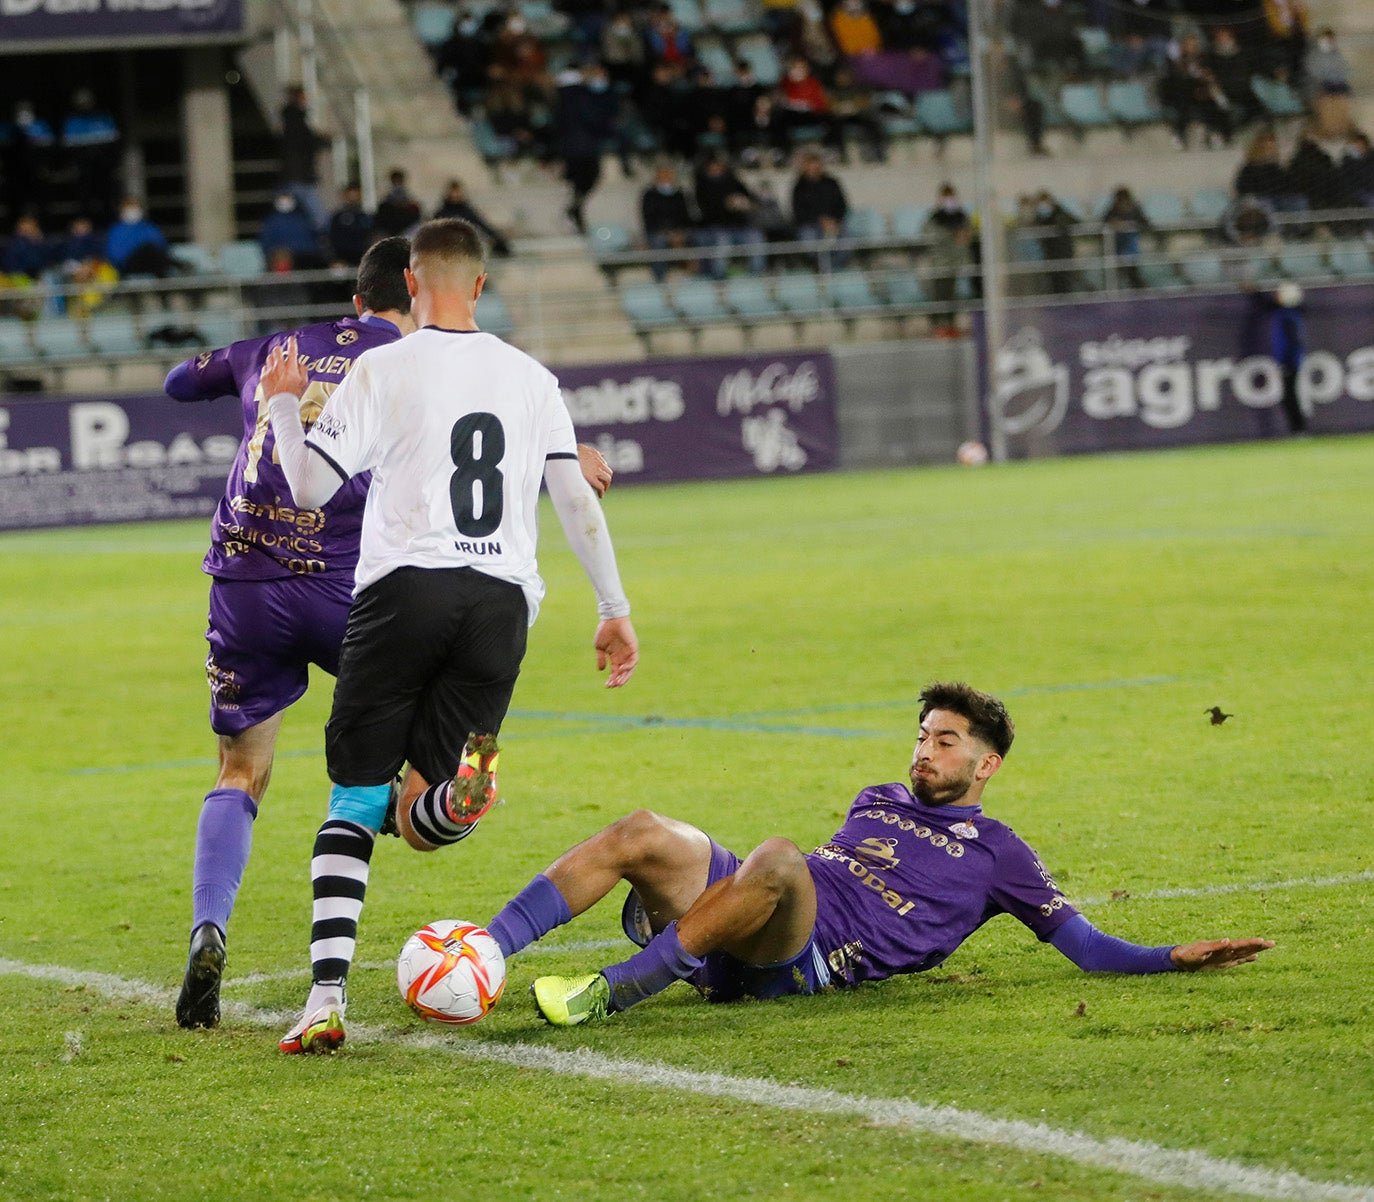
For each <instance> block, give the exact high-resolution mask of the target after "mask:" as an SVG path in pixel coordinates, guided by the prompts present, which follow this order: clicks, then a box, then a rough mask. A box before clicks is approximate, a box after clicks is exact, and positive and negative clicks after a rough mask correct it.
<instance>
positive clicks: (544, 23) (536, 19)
mask: <svg viewBox="0 0 1374 1202" xmlns="http://www.w3.org/2000/svg"><path fill="white" fill-rule="evenodd" d="M518 7H519V9H520V15H521V16H522V17H524V18H525V23H526V24H527V25H528V26H529V30H530V32H531V33H532V34H534V36H535V37H537V38H540V39H542V40H543V41H546V42H551V41H556V40H557V39H559V38H561V37H562V36H563V35H564V34H565V33H567V32H568V27H569V26H570V25H571V24H572V22H571V21H569V20H568V18H567V16H566V15H564V14H563V13H561V12H559V11H558V9H557V8H555V7H554V5H553V0H520V4H519V6H518Z"/></svg>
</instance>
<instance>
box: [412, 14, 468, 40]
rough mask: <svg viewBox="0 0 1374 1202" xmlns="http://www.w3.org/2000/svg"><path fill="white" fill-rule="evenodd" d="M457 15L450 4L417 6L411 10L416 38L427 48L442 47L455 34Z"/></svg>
mask: <svg viewBox="0 0 1374 1202" xmlns="http://www.w3.org/2000/svg"><path fill="white" fill-rule="evenodd" d="M457 15H458V10H457V9H455V8H454V7H453V6H452V5H449V4H417V5H415V6H414V8H412V9H411V22H412V24H413V25H414V27H415V36H416V37H418V38H419V39H420V41H421V42H422V43H423V44H424V45H426V46H442V45H443V44H444V43H445V42H447V41H448V39H449V35H450V34H452V33H453V24H454V21H455V19H456V17H457Z"/></svg>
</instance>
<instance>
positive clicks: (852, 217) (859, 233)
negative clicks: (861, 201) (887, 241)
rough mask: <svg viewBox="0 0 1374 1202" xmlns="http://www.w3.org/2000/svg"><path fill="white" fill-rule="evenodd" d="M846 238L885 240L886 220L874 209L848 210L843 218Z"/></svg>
mask: <svg viewBox="0 0 1374 1202" xmlns="http://www.w3.org/2000/svg"><path fill="white" fill-rule="evenodd" d="M844 236H845V237H846V238H870V239H876V238H886V237H887V219H886V218H885V217H884V216H883V215H882V214H881V213H879V212H877V211H876V210H874V209H850V210H849V212H848V213H846V214H845V217H844Z"/></svg>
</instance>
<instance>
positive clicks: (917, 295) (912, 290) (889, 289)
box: [883, 271, 930, 309]
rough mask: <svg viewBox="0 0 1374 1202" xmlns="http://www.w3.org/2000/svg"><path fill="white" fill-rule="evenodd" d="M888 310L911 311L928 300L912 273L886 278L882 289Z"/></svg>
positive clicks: (923, 289) (919, 282) (904, 272)
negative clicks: (885, 296)
mask: <svg viewBox="0 0 1374 1202" xmlns="http://www.w3.org/2000/svg"><path fill="white" fill-rule="evenodd" d="M883 292H884V293H886V295H887V307H888V308H889V309H912V308H915V307H916V306H917V305H924V304H925V303H926V302H927V301H928V300H929V299H930V298H929V297H928V296H926V290H925V288H924V287H923V286H922V284H921V281H920V280H919V279H918V278H917V277H916V275H915V273H914V272H910V271H903V272H899V273H897V274H895V275H891V276H889V277H888V278H887V280H886V282H885V285H884V287H883Z"/></svg>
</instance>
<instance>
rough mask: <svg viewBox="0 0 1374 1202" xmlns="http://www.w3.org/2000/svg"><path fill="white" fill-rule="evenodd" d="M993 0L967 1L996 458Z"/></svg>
mask: <svg viewBox="0 0 1374 1202" xmlns="http://www.w3.org/2000/svg"><path fill="white" fill-rule="evenodd" d="M993 6H994V4H993V0H970V3H969V6H968V25H969V65H970V67H971V68H972V71H971V79H970V83H971V84H972V88H973V191H974V203H975V205H976V207H977V209H978V222H979V230H980V237H979V244H980V246H981V248H982V255H981V258H982V263H981V269H982V279H983V363H984V365H985V370H984V373H983V381H982V385H983V404H984V405H985V406H986V410H987V415H988V451H989V454H990V455H991V456H992V458H993V459H994V460H997V461H1001V460H1004V459H1006V457H1007V438H1006V431H1005V430H1004V429H1003V425H1002V406H1001V405H1000V404H999V402H998V397H997V356H998V353H999V352H1000V350H1001V347H1002V342H1003V338H1004V324H1005V323H1004V316H1005V313H1006V307H1007V273H1006V267H1005V263H1006V256H1005V237H1004V235H1005V231H1004V230H1003V228H1002V218H1001V213H1000V210H999V207H998V204H997V181H996V176H995V173H994V171H993V162H992V152H993V137H994V122H995V120H996V115H997V108H996V105H995V103H994V99H995V98H994V96H993V88H994V80H993V71H992V70H991V64H990V62H989V59H990V58H991V56H992V55H993V54H994V53H1005V49H1004V48H995V47H994V43H993V39H992V37H991V36H990V32H991V23H992V20H993Z"/></svg>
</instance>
